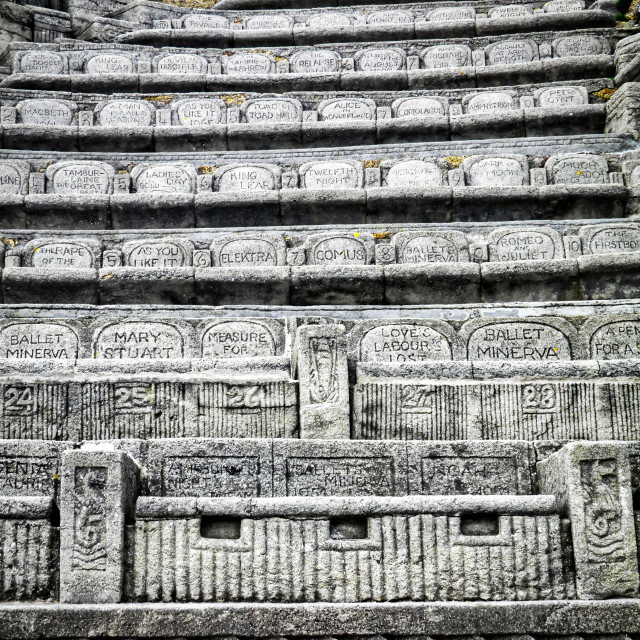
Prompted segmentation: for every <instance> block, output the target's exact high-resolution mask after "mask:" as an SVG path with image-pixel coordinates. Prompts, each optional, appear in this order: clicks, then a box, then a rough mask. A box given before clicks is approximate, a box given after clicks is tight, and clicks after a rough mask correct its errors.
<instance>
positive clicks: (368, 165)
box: [364, 159, 382, 169]
mask: <svg viewBox="0 0 640 640" xmlns="http://www.w3.org/2000/svg"><path fill="white" fill-rule="evenodd" d="M381 162H382V160H381V159H380V160H365V163H364V168H365V169H375V168H377V167H379V166H380V163H381Z"/></svg>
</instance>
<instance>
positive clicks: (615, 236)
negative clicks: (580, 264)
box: [580, 225, 640, 254]
mask: <svg viewBox="0 0 640 640" xmlns="http://www.w3.org/2000/svg"><path fill="white" fill-rule="evenodd" d="M580 235H581V236H582V237H583V239H584V241H585V244H586V246H587V248H588V250H589V252H590V253H595V254H606V253H624V252H629V251H640V227H639V226H636V225H611V226H606V225H599V226H597V227H590V228H588V229H584V230H582V229H581V234H580Z"/></svg>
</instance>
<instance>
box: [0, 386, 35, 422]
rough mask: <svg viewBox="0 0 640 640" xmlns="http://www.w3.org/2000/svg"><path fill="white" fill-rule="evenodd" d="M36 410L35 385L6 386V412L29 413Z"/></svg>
mask: <svg viewBox="0 0 640 640" xmlns="http://www.w3.org/2000/svg"><path fill="white" fill-rule="evenodd" d="M35 410H36V394H35V393H34V392H33V387H6V388H5V390H4V412H5V413H13V414H20V415H29V414H30V413H32V412H34V411H35Z"/></svg>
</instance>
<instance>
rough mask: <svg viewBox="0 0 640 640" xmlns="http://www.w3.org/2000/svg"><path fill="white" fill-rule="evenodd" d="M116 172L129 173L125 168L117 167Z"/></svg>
mask: <svg viewBox="0 0 640 640" xmlns="http://www.w3.org/2000/svg"><path fill="white" fill-rule="evenodd" d="M118 173H119V174H120V175H122V174H124V173H129V172H128V171H127V170H126V169H118Z"/></svg>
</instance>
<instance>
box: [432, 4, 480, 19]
mask: <svg viewBox="0 0 640 640" xmlns="http://www.w3.org/2000/svg"><path fill="white" fill-rule="evenodd" d="M427 18H428V19H429V20H430V21H431V22H440V21H443V20H475V19H476V10H475V9H474V8H473V7H442V8H441V9H434V10H433V11H429V13H427Z"/></svg>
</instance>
